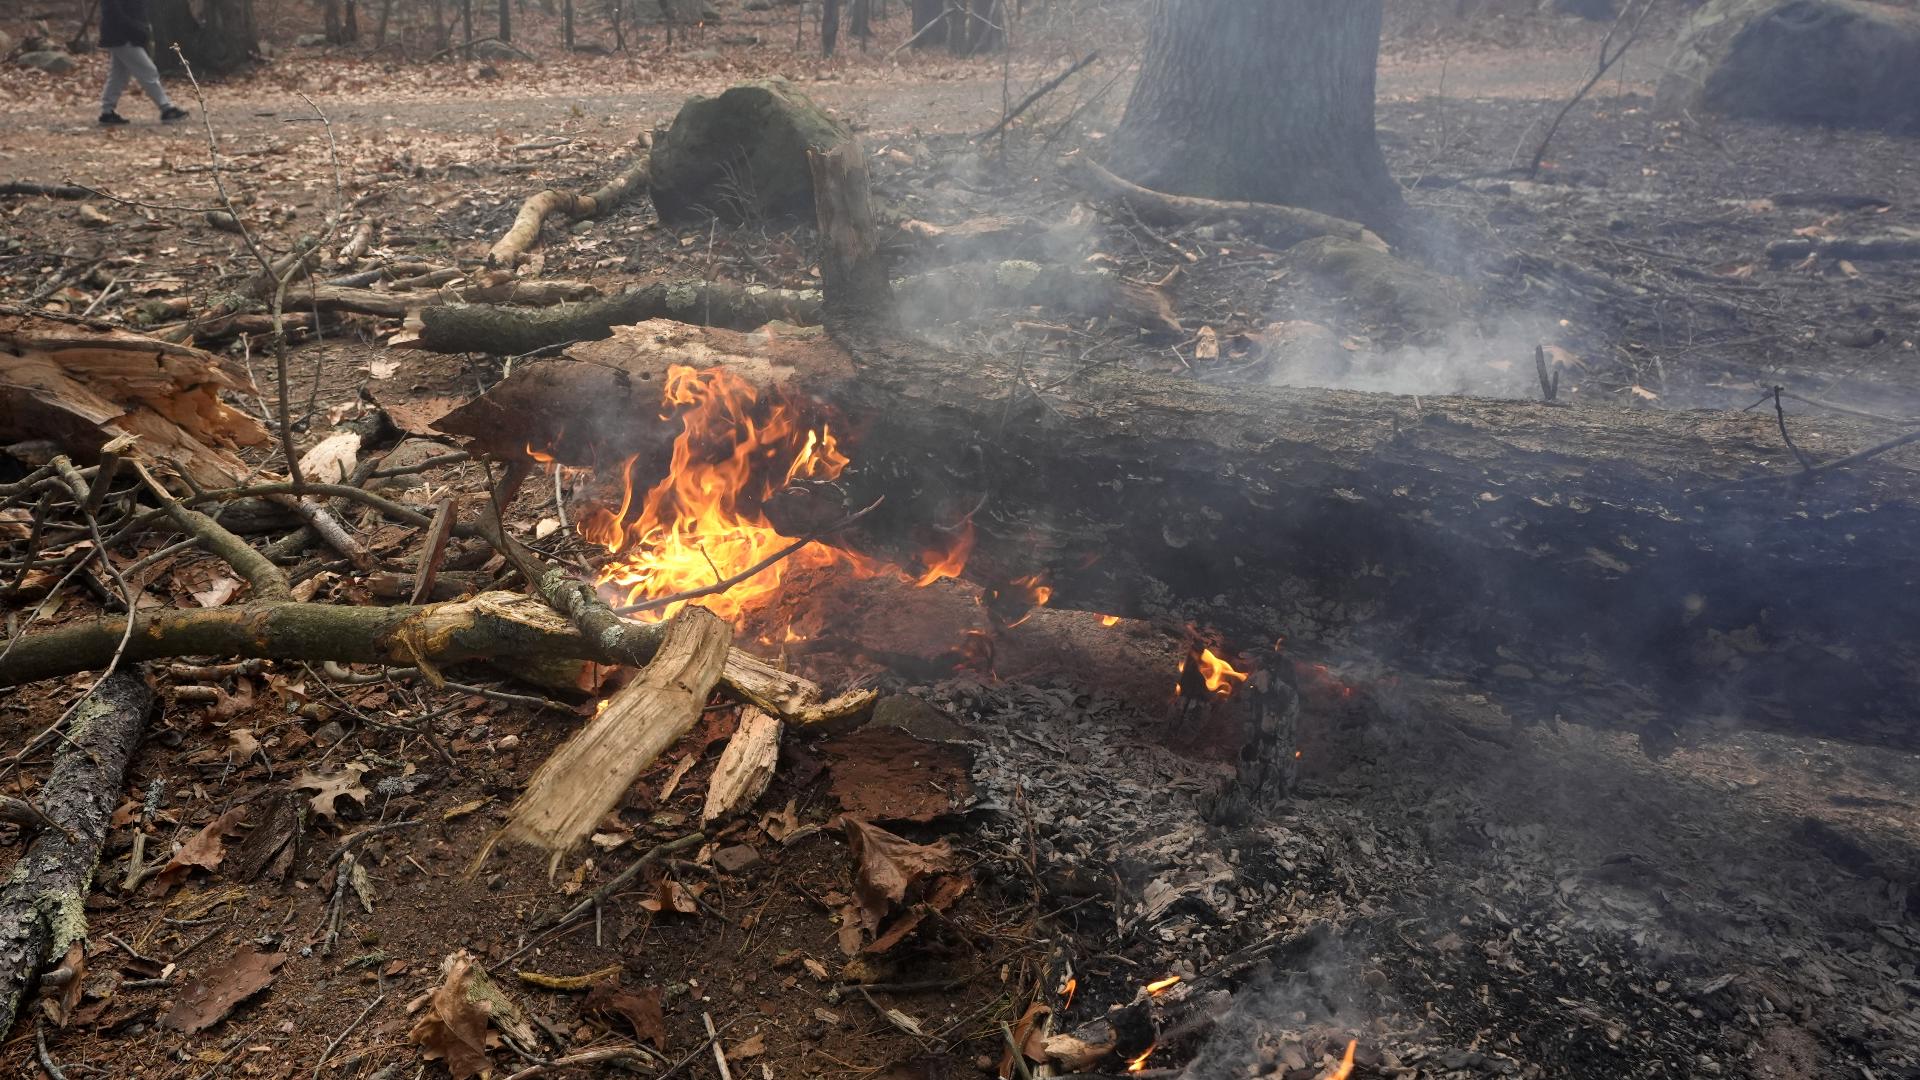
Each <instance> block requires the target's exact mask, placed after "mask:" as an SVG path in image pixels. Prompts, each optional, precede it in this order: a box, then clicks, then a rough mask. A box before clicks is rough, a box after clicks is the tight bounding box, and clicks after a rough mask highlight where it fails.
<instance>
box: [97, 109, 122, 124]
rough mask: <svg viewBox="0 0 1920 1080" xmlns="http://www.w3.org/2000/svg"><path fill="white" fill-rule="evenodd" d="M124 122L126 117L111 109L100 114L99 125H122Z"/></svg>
mask: <svg viewBox="0 0 1920 1080" xmlns="http://www.w3.org/2000/svg"><path fill="white" fill-rule="evenodd" d="M126 122H127V118H126V117H124V116H121V115H120V114H119V113H117V112H114V111H113V110H112V109H108V110H107V111H106V112H103V113H101V114H100V126H101V127H123V126H125V125H126Z"/></svg>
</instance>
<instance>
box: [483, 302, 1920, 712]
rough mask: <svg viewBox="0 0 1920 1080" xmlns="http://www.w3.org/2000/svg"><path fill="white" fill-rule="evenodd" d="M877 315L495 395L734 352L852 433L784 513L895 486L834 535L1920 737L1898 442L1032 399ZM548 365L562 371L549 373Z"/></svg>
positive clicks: (1180, 398)
mask: <svg viewBox="0 0 1920 1080" xmlns="http://www.w3.org/2000/svg"><path fill="white" fill-rule="evenodd" d="M871 325H872V324H857V323H856V324H853V325H851V326H847V327H844V328H843V329H842V330H841V331H840V337H841V339H842V341H844V342H845V345H844V346H842V345H836V344H835V343H833V342H828V341H823V340H820V339H818V338H811V339H807V338H798V337H794V336H783V335H754V336H748V335H741V334H733V333H728V332H725V331H722V330H713V329H708V330H700V329H695V328H690V327H686V326H680V325H675V324H649V325H647V326H642V327H635V328H631V329H627V328H623V329H621V330H619V331H616V335H615V336H614V337H613V338H612V339H611V340H609V341H606V342H601V343H595V344H591V345H583V346H577V347H576V348H575V349H574V350H572V351H571V353H570V355H571V356H574V357H576V358H577V360H576V362H568V361H557V362H554V363H551V364H547V365H542V366H541V371H540V374H539V375H538V376H536V375H535V374H534V373H533V372H529V371H516V372H515V373H514V375H513V376H512V377H511V378H509V379H508V380H506V381H505V382H504V383H503V384H502V385H501V386H500V387H499V388H497V389H496V390H494V391H492V392H490V394H489V395H488V396H489V397H490V396H493V395H503V400H512V401H513V402H514V406H513V408H514V411H515V412H516V414H517V415H518V416H519V417H520V418H521V422H520V423H519V424H518V425H517V426H516V429H515V430H514V432H513V433H512V437H513V438H514V439H516V440H521V442H520V445H522V446H524V445H525V441H527V440H531V441H533V442H534V444H535V445H543V444H551V445H555V446H565V447H569V448H571V449H576V450H577V449H580V448H581V444H580V442H579V441H578V439H577V438H576V430H577V429H575V428H574V426H573V425H571V424H569V430H567V431H566V432H564V433H563V432H562V431H561V430H559V428H560V423H561V420H560V418H563V417H566V418H571V417H573V416H575V415H577V414H580V413H582V412H586V413H588V414H591V412H592V410H594V409H596V408H600V407H601V406H600V405H599V403H600V402H602V401H606V400H617V399H619V398H620V397H621V396H622V395H629V396H633V395H638V396H640V397H641V398H643V399H644V400H647V401H650V402H657V401H658V398H657V396H654V394H655V393H657V392H653V391H647V390H635V389H634V388H636V387H639V388H646V387H652V386H658V385H659V384H660V380H663V379H664V378H665V377H666V375H667V372H668V369H669V368H671V367H674V366H676V365H694V366H699V367H712V366H723V367H725V368H726V369H728V370H729V371H730V372H732V373H734V374H735V375H737V376H739V377H740V378H742V379H745V380H747V381H749V382H752V383H753V384H755V385H757V386H760V387H762V388H763V389H764V388H772V387H774V386H779V387H781V388H782V392H783V393H786V394H790V395H802V394H804V395H811V397H812V398H813V399H815V400H817V401H819V402H822V403H825V406H827V407H830V408H832V409H833V410H834V411H835V412H836V413H837V414H838V415H840V416H842V417H845V418H847V422H848V424H849V425H850V427H849V430H848V432H847V436H848V442H849V446H850V448H851V449H850V453H851V456H852V457H853V458H854V461H855V464H854V466H853V467H852V468H850V469H849V470H848V471H847V472H846V474H845V475H843V476H842V477H841V478H840V479H839V481H838V482H837V483H836V484H835V485H834V487H833V490H832V491H831V492H830V491H827V490H824V489H822V490H815V491H812V492H810V493H807V494H804V495H801V496H799V497H798V498H796V499H793V500H790V501H791V503H792V505H790V506H789V505H787V502H788V501H789V500H778V501H776V502H775V503H774V504H772V505H771V506H770V507H769V512H770V513H771V514H772V515H773V517H774V523H775V524H776V526H779V525H781V523H782V522H783V521H788V522H790V524H789V525H788V526H787V527H785V528H783V531H785V532H786V533H787V535H804V534H805V532H806V531H807V527H806V525H805V524H803V522H808V521H817V520H832V519H833V518H835V517H837V516H842V515H843V514H844V512H845V509H846V507H850V506H859V505H865V504H866V503H869V502H871V501H872V500H873V499H874V498H876V497H879V496H883V495H884V496H885V497H886V499H887V502H886V504H885V505H884V506H883V507H882V508H881V509H880V510H879V511H877V512H876V513H874V514H872V515H870V516H869V517H868V518H866V519H865V520H863V521H862V522H861V523H860V524H859V526H858V527H857V528H855V529H852V530H850V531H849V532H847V533H845V534H842V535H841V536H839V537H836V538H835V541H834V542H835V544H837V545H839V546H842V547H850V548H854V549H856V550H860V551H864V552H867V553H869V554H873V555H877V556H881V557H885V558H889V559H892V560H894V561H895V562H897V563H900V564H902V565H907V566H912V565H915V563H916V561H917V560H918V559H919V555H920V552H921V551H923V550H924V549H925V548H926V547H927V546H928V538H929V536H930V535H932V531H931V530H932V527H933V526H953V525H954V524H955V523H970V525H971V544H972V551H971V561H970V562H969V563H968V564H967V572H968V573H969V574H970V575H971V576H975V577H976V579H977V580H985V581H995V580H998V581H1011V580H1014V579H1016V578H1018V577H1021V576H1023V575H1030V574H1033V573H1035V572H1042V573H1044V574H1045V575H1046V577H1047V580H1048V581H1049V583H1050V586H1051V588H1052V590H1053V603H1054V604H1056V605H1060V606H1070V607H1081V608H1084V609H1086V610H1094V611H1102V612H1113V613H1117V614H1127V615H1134V616H1144V617H1162V618H1167V619H1169V620H1172V619H1180V620H1188V621H1193V622H1196V623H1200V624H1210V625H1214V626H1217V627H1219V628H1221V629H1222V630H1223V631H1225V632H1226V633H1227V634H1228V635H1229V640H1238V641H1271V640H1273V639H1274V638H1276V637H1282V636H1284V637H1286V638H1287V639H1288V640H1289V641H1290V642H1294V643H1296V644H1306V645H1309V646H1311V647H1313V648H1318V649H1334V648H1351V647H1360V648H1365V649H1368V650H1371V651H1372V652H1374V653H1375V654H1376V655H1380V656H1383V657H1385V658H1390V659H1392V660H1394V661H1396V662H1399V663H1402V664H1405V665H1406V666H1408V667H1409V668H1411V669H1413V670H1418V671H1427V672H1435V673H1441V674H1445V675H1448V676H1457V675H1460V674H1463V673H1465V674H1470V675H1473V676H1475V677H1478V678H1481V679H1484V680H1486V681H1487V682H1489V683H1490V684H1492V685H1493V686H1495V687H1497V688H1499V689H1501V690H1502V691H1504V692H1507V693H1509V694H1510V695H1513V696H1518V697H1525V698H1529V699H1531V700H1533V701H1535V702H1536V703H1538V704H1540V705H1541V706H1543V707H1545V708H1547V709H1550V710H1557V711H1563V712H1566V713H1569V714H1571V716H1573V717H1580V716H1591V718H1592V719H1604V717H1603V716H1600V715H1595V714H1600V713H1602V712H1603V711H1604V712H1605V713H1607V714H1617V713H1618V710H1619V708H1620V703H1619V701H1618V699H1614V700H1611V701H1607V702H1605V703H1602V701H1601V700H1600V695H1601V694H1602V693H1604V692H1610V691H1611V690H1612V689H1613V688H1616V687H1618V685H1619V684H1621V683H1623V682H1624V683H1626V684H1628V685H1629V686H1631V687H1633V688H1634V690H1633V692H1634V694H1635V695H1636V696H1635V697H1633V698H1631V699H1630V700H1635V701H1640V702H1647V703H1655V704H1664V705H1667V706H1673V707H1689V706H1692V705H1695V704H1697V703H1699V702H1700V701H1702V700H1704V699H1706V698H1707V697H1708V696H1709V695H1711V694H1714V693H1721V694H1725V695H1728V697H1729V699H1730V700H1746V701H1749V702H1756V703H1769V704H1771V705H1772V706H1774V707H1776V708H1781V709H1785V710H1793V709H1796V708H1801V707H1804V711H1803V712H1802V714H1801V715H1803V716H1805V717H1806V718H1808V720H1805V721H1802V722H1803V723H1805V722H1809V721H1812V722H1817V723H1819V724H1820V725H1821V726H1822V727H1823V728H1825V729H1826V730H1829V731H1833V732H1836V733H1844V734H1848V735H1851V736H1856V737H1875V738H1886V739H1889V740H1896V741H1904V742H1907V743H1909V744H1911V743H1912V742H1913V741H1914V740H1915V733H1914V732H1913V731H1912V730H1911V728H1910V726H1909V725H1907V724H1906V723H1905V722H1904V721H1902V720H1901V719H1900V717H1901V716H1902V715H1904V712H1903V710H1904V708H1905V706H1904V704H1903V703H1904V702H1906V701H1910V700H1911V699H1912V696H1913V695H1914V694H1915V693H1916V692H1917V691H1920V663H1916V661H1915V659H1914V658H1913V657H1912V656H1910V655H1909V654H1908V652H1907V651H1906V647H1905V646H1904V644H1903V642H1907V641H1911V640H1913V639H1914V638H1915V636H1916V635H1917V634H1920V611H1906V610H1898V611H1885V612H1883V613H1882V617H1880V618H1876V619H1874V620H1861V619H1859V618H1858V617H1857V613H1858V611H1859V604H1860V603H1862V602H1863V601H1864V598H1866V597H1870V596H1875V595H1882V594H1886V593H1888V592H1890V591H1896V590H1899V589H1901V588H1903V587H1904V586H1903V583H1904V582H1905V581H1906V580H1907V578H1908V577H1909V576H1910V575H1911V573H1912V572H1913V569H1912V568H1913V567H1914V566H1915V551H1914V543H1915V541H1914V537H1915V536H1917V535H1920V531H1916V528H1915V526H1916V525H1920V522H1916V520H1915V518H1916V511H1915V510H1914V504H1913V502H1912V496H1913V494H1914V492H1915V490H1916V477H1915V475H1914V472H1913V470H1912V469H1911V468H1910V467H1907V466H1902V465H1899V464H1897V463H1894V462H1893V461H1892V460H1891V459H1889V458H1876V459H1874V460H1872V461H1865V462H1860V463H1857V464H1856V465H1854V466H1851V467H1849V468H1847V469H1837V470H1829V471H1826V472H1824V473H1820V474H1817V475H1816V476H1815V477H1814V478H1813V479H1812V480H1810V481H1808V482H1806V483H1805V484H1798V483H1795V484H1791V485H1789V486H1786V487H1782V486H1781V485H1779V484H1773V485H1768V484H1754V483H1752V482H1751V481H1753V480H1754V479H1755V478H1756V476H1764V475H1765V474H1766V473H1767V472H1769V471H1770V472H1773V473H1775V474H1778V475H1780V476H1782V477H1785V476H1788V475H1790V473H1791V470H1794V469H1796V468H1797V467H1798V466H1797V465H1796V464H1795V462H1794V459H1793V457H1792V454H1791V452H1790V451H1788V450H1787V448H1786V447H1785V446H1784V445H1783V444H1782V443H1781V442H1780V440H1779V432H1778V430H1777V427H1776V426H1775V424H1774V421H1773V418H1771V417H1762V416H1757V415H1746V414H1716V413H1671V412H1658V411H1652V410H1630V409H1616V408H1609V407H1584V408H1566V407H1556V406H1550V405H1545V404H1540V403H1532V402H1514V401H1486V400H1476V399H1467V398H1424V399H1413V398H1396V397H1391V396H1386V395H1372V394H1358V393H1349V392H1342V391H1322V390H1283V389H1274V388H1264V387H1245V386H1233V387H1226V386H1211V385H1206V384H1200V383H1194V382H1190V381H1181V380H1176V379H1172V378H1169V377H1165V376H1160V375H1156V374H1152V373H1146V372H1137V371H1125V370H1119V369H1102V370H1100V371H1097V372H1093V373H1088V374H1085V375H1083V376H1081V377H1080V378H1079V379H1078V380H1077V382H1076V383H1075V385H1074V387H1073V389H1072V390H1071V391H1070V392H1065V391H1063V392H1055V393H1049V394H1048V395H1047V396H1046V400H1044V401H1042V400H1040V398H1039V397H1037V396H1036V395H1035V393H1034V392H1033V391H1032V390H1031V389H1030V388H1029V387H1028V386H1027V385H1026V384H1025V383H1023V382H1021V381H1019V380H1017V379H1016V378H1015V377H1014V376H1015V372H1014V371H1013V370H1012V366H1011V365H1012V360H1010V359H1007V360H1003V359H1001V358H998V357H986V356H970V355H969V356H961V355H957V354H953V353H949V352H946V351H943V350H940V349H936V348H933V347H930V346H926V345H922V344H918V343H912V342H906V341H902V340H900V339H898V338H895V337H892V336H891V335H890V334H888V333H886V332H884V331H882V332H876V331H874V330H872V329H871ZM562 372H564V373H565V376H564V378H563V377H562V375H561V373H562ZM536 378H538V379H539V380H542V381H541V382H539V383H537V384H536V383H535V382H534V381H533V380H534V379H536ZM536 385H538V386H541V387H545V388H548V389H555V388H559V387H561V386H565V387H566V390H567V393H568V394H569V396H568V397H566V398H550V399H548V400H545V401H540V400H539V399H538V398H537V397H534V396H532V395H530V393H529V391H532V390H533V389H534V388H535V386H536ZM481 400H482V402H484V401H485V400H486V399H485V398H482V399H481ZM475 407H476V408H479V407H483V406H475ZM456 415H458V414H456ZM631 415H634V416H641V415H643V413H642V412H639V411H636V412H635V413H633V414H631ZM1796 428H1797V430H1796V432H1795V437H1796V441H1798V442H1799V443H1800V444H1801V445H1802V446H1803V447H1807V446H1812V447H1814V448H1815V449H1814V450H1813V452H1814V453H1815V454H1817V455H1820V456H1823V457H1837V456H1839V455H1841V454H1845V453H1848V452H1850V451H1853V450H1854V449H1856V448H1859V447H1864V446H1871V445H1873V444H1875V443H1878V442H1880V441H1881V440H1880V439H1879V438H1878V437H1877V436H1876V435H1875V434H1874V433H1872V430H1871V429H1870V428H1869V427H1868V426H1866V425H1863V424H1861V423H1860V422H1857V421H1853V420H1848V419H1831V418H1821V419H1819V420H1817V421H1808V422H1805V423H1802V424H1797V425H1796ZM670 430H671V429H670V428H662V427H661V426H657V425H656V426H653V427H650V428H645V429H643V430H639V431H630V432H626V433H620V432H618V431H615V430H614V429H612V428H608V429H603V433H606V434H609V437H610V442H609V445H608V446H605V447H602V448H600V449H599V453H598V455H597V456H585V457H579V458H574V459H571V461H572V463H575V464H590V463H592V462H593V461H594V460H596V459H597V460H602V461H604V460H609V459H611V458H613V455H616V454H617V455H620V456H626V455H631V454H636V453H648V454H651V455H652V456H654V457H655V458H656V459H659V458H662V457H663V456H664V453H665V451H664V449H663V448H662V447H661V446H660V445H659V444H657V443H655V444H654V445H653V446H652V447H651V448H649V447H648V446H646V445H645V443H646V442H647V441H648V440H657V439H659V438H661V437H662V436H665V435H668V434H669V432H670ZM983 432H993V433H995V434H994V436H993V437H992V438H983V437H982V434H981V433H983ZM570 444H571V445H570ZM480 448H481V449H488V448H489V447H488V446H487V445H486V440H480ZM563 460H569V459H566V458H563ZM1229 466H1230V467H1229ZM836 493H837V494H836ZM822 501H824V502H826V503H828V504H829V505H827V506H825V507H810V506H809V504H811V503H816V502H822ZM1587 702H1591V703H1592V704H1593V707H1594V708H1593V714H1588V713H1585V712H1584V711H1583V709H1582V706H1583V704H1584V703H1587ZM1816 717H1817V718H1819V719H1818V720H1813V718H1816Z"/></svg>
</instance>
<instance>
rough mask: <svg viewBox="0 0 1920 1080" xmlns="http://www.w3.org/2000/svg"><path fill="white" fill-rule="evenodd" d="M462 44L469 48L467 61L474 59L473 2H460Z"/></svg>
mask: <svg viewBox="0 0 1920 1080" xmlns="http://www.w3.org/2000/svg"><path fill="white" fill-rule="evenodd" d="M460 42H461V44H463V45H465V46H466V48H467V59H469V60H471V59H473V0H460Z"/></svg>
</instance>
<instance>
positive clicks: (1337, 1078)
mask: <svg viewBox="0 0 1920 1080" xmlns="http://www.w3.org/2000/svg"><path fill="white" fill-rule="evenodd" d="M1359 1046H1360V1040H1359V1039H1348V1040H1347V1054H1346V1056H1345V1057H1343V1058H1341V1059H1340V1065H1339V1067H1338V1068H1336V1069H1334V1070H1333V1071H1332V1072H1330V1073H1328V1074H1327V1075H1326V1076H1325V1077H1323V1078H1322V1080H1347V1078H1348V1077H1349V1076H1352V1075H1353V1052H1354V1051H1355V1050H1356V1049H1358V1048H1359Z"/></svg>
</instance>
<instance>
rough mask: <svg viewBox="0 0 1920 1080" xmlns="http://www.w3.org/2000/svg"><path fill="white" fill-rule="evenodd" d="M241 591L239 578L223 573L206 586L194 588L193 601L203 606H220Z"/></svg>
mask: <svg viewBox="0 0 1920 1080" xmlns="http://www.w3.org/2000/svg"><path fill="white" fill-rule="evenodd" d="M239 591H240V579H239V578H236V577H230V576H226V575H222V576H220V577H217V578H214V579H213V580H212V581H211V582H208V583H207V586H206V588H204V589H196V590H194V593H193V602H194V603H196V604H199V605H200V606H201V607H219V606H220V605H222V604H224V603H226V602H227V601H229V600H231V599H233V594H234V593H236V592H239Z"/></svg>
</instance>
